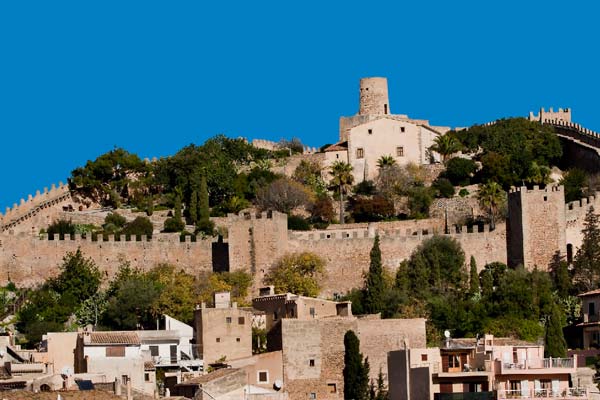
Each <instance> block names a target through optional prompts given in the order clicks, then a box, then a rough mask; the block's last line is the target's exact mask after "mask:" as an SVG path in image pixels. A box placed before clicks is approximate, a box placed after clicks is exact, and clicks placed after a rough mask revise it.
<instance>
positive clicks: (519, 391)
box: [388, 335, 589, 400]
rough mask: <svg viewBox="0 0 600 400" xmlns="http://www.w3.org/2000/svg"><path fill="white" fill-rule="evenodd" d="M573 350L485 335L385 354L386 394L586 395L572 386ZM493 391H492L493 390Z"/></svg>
mask: <svg viewBox="0 0 600 400" xmlns="http://www.w3.org/2000/svg"><path fill="white" fill-rule="evenodd" d="M576 358H577V356H574V357H570V358H544V346H543V345H541V344H537V343H530V342H525V341H521V340H516V339H510V338H494V337H493V336H492V335H485V336H484V337H483V338H478V339H450V338H448V339H447V340H446V342H445V343H444V345H443V346H441V347H439V348H438V347H436V348H422V349H420V348H407V349H403V350H397V351H392V352H390V353H389V355H388V376H389V390H390V398H391V399H394V400H396V399H398V400H410V399H413V400H416V399H419V400H422V399H431V400H450V399H453V400H456V399H463V398H464V399H467V398H468V399H481V400H487V399H489V400H492V399H495V398H496V399H500V400H502V399H514V398H519V399H534V398H540V397H542V398H548V397H561V398H564V399H588V398H589V392H588V390H587V389H585V388H579V387H572V385H571V383H570V382H571V379H572V376H573V375H574V374H575V373H576V370H577V360H576ZM494 393H496V394H494Z"/></svg>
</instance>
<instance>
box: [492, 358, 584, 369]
mask: <svg viewBox="0 0 600 400" xmlns="http://www.w3.org/2000/svg"><path fill="white" fill-rule="evenodd" d="M574 365H575V362H574V360H573V358H542V359H538V360H524V361H521V362H514V363H508V362H503V363H502V369H503V370H524V369H542V368H574Z"/></svg>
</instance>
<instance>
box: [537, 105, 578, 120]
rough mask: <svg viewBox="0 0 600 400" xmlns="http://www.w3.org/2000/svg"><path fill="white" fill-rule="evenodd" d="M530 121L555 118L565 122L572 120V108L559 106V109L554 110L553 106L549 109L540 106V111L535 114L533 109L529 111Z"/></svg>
mask: <svg viewBox="0 0 600 400" xmlns="http://www.w3.org/2000/svg"><path fill="white" fill-rule="evenodd" d="M529 120H530V121H538V122H544V121H546V120H555V121H563V122H568V123H570V122H571V109H570V108H565V109H562V108H559V109H558V111H554V110H553V109H552V107H550V109H549V110H548V111H546V110H544V108H540V111H539V113H537V114H534V113H533V111H530V112H529Z"/></svg>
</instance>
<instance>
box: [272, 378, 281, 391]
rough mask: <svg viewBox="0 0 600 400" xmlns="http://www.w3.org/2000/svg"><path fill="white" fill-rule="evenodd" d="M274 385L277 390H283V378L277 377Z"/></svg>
mask: <svg viewBox="0 0 600 400" xmlns="http://www.w3.org/2000/svg"><path fill="white" fill-rule="evenodd" d="M273 387H274V388H275V390H281V388H282V387H283V382H282V381H281V379H276V380H275V382H274V383H273Z"/></svg>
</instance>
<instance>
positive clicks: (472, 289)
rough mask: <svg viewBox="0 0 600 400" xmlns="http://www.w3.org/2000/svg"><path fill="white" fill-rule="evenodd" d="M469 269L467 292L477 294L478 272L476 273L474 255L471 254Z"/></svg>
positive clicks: (472, 294)
mask: <svg viewBox="0 0 600 400" xmlns="http://www.w3.org/2000/svg"><path fill="white" fill-rule="evenodd" d="M469 264H470V270H469V294H470V295H471V296H475V295H477V294H479V274H478V273H477V262H476V261H475V257H473V256H471V261H470V263H469Z"/></svg>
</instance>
